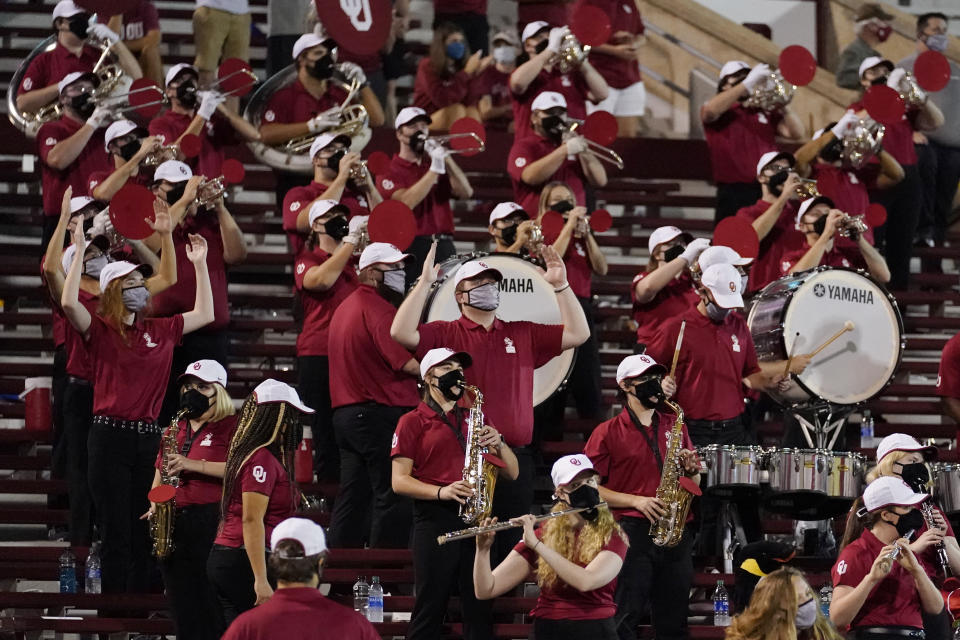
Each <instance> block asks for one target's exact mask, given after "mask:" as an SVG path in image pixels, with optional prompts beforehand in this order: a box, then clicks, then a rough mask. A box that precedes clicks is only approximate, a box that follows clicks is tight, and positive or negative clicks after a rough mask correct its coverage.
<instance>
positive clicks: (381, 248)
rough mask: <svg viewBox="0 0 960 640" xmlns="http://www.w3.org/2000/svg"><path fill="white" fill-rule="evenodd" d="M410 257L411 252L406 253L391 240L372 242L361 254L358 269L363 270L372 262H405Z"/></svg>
mask: <svg viewBox="0 0 960 640" xmlns="http://www.w3.org/2000/svg"><path fill="white" fill-rule="evenodd" d="M409 257H410V254H409V253H404V252H402V251H400V249H397V248H396V247H395V246H393V245H392V244H390V243H389V242H371V243H370V244H368V245H367V247H366V249H364V250H363V253H361V254H360V262H358V263H357V269H359V270H363V269H366V268H367V267H369V266H370V265H372V264H378V263H381V262H382V263H383V264H396V263H398V262H404V261H406V260H407V259H408V258H409Z"/></svg>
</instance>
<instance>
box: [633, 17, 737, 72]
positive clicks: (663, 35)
mask: <svg viewBox="0 0 960 640" xmlns="http://www.w3.org/2000/svg"><path fill="white" fill-rule="evenodd" d="M643 28H644V29H645V30H646V31H652V32H653V33H655V34H657V35H658V36H660V37H661V38H663V39H664V40H666V41H667V42H670V43H671V44H675V45H676V46H678V47H680V48H681V49H683V50H684V51H686V52H687V53H689V54H690V55H692V56H694V57H696V58H699V59H700V60H703V61H704V62H706V63H707V64H709V65H711V66H714V67H716V68H717V69H720V67H722V66H723V63H722V62H717V61H716V60H714V59H713V58H711V57H710V56H708V55H707V54H705V53H703V52H702V51H700V50H699V49H697V48H696V47H694V46H692V45H689V44H687V43H686V42H684V41H683V40H681V39H680V38H678V37H677V36H675V35H673V34H672V33H667V32H666V31H664V30H663V29H661V28H660V27H658V26H657V25H655V24H652V23H650V22H644V23H643Z"/></svg>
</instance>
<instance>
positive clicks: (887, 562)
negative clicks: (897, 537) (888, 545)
mask: <svg viewBox="0 0 960 640" xmlns="http://www.w3.org/2000/svg"><path fill="white" fill-rule="evenodd" d="M915 531H916V530H915V529H910V531H907V534H906V535H905V536H902V537H904V538H906V539H907V540H909V539H910V538H912V537H913V534H914V532H915ZM901 551H902V549H901V548H900V545H898V544H896V545H894V546H893V549H892V550H891V551H890V552H888V553H887V555H885V556H883V558H881V560H880V568H881V569H882V570H883V572H884V573H887V572H889V571H890V567H891V566H892V565H893V561H894V560H896V559H897V557H899V555H900V552H901Z"/></svg>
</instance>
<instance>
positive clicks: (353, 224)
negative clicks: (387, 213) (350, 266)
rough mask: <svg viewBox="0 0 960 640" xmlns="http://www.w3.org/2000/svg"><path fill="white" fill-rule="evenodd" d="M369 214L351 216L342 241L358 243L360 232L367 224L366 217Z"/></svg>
mask: <svg viewBox="0 0 960 640" xmlns="http://www.w3.org/2000/svg"><path fill="white" fill-rule="evenodd" d="M369 217H370V216H353V217H352V218H350V228H349V231H348V233H347V235H345V236H344V237H343V241H344V242H349V243H350V244H352V245H354V246H356V245H358V244H360V232H361V230H363V229H364V228H366V226H367V219H368V218H369Z"/></svg>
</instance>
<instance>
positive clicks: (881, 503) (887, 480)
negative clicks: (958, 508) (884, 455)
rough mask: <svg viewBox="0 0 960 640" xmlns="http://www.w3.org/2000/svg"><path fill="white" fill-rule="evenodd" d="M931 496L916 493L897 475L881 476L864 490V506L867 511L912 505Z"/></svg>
mask: <svg viewBox="0 0 960 640" xmlns="http://www.w3.org/2000/svg"><path fill="white" fill-rule="evenodd" d="M929 497H930V496H928V495H927V494H925V493H914V491H913V489H911V488H910V486H909V485H908V484H907V483H906V482H904V481H903V480H901V479H900V478H898V477H896V476H880V477H879V478H877V479H876V480H874V481H873V482H871V483H870V484H868V485H867V488H866V490H865V491H864V492H863V506H864V507H866V508H867V511H876V510H877V509H883V508H884V507H912V506H914V505H917V504H920V503H921V502H923V501H924V500H926V499H927V498H929Z"/></svg>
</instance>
